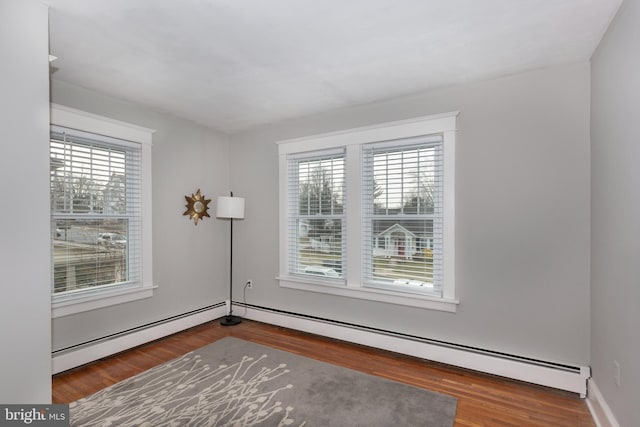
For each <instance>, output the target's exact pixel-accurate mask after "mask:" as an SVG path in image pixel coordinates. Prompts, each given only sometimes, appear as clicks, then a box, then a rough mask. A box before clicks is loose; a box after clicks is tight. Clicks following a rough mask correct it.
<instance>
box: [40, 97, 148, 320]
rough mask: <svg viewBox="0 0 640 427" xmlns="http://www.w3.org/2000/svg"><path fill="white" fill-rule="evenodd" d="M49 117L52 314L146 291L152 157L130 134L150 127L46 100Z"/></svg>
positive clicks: (136, 296) (143, 294)
mask: <svg viewBox="0 0 640 427" xmlns="http://www.w3.org/2000/svg"><path fill="white" fill-rule="evenodd" d="M52 123H54V124H52V126H51V137H50V171H51V172H50V177H51V179H50V185H51V242H52V284H51V286H52V294H53V303H54V305H53V307H54V310H53V311H54V317H56V316H61V315H67V314H72V313H75V312H80V311H85V310H88V309H93V308H98V307H104V306H106V305H111V304H117V303H121V302H125V301H130V300H133V299H139V298H145V297H148V296H151V289H152V286H151V277H150V276H151V274H150V257H149V253H146V256H143V254H144V253H145V252H146V251H145V249H147V250H148V249H149V246H148V245H149V244H150V240H149V238H148V237H147V238H146V239H143V234H144V230H145V228H146V229H147V230H148V229H149V228H148V227H149V226H150V224H149V222H150V221H149V219H150V216H149V212H148V210H149V209H148V207H149V206H148V200H149V197H148V195H145V192H146V191H149V190H150V188H148V168H149V166H150V165H149V164H148V163H149V162H150V156H149V153H148V151H149V150H148V144H145V143H141V142H136V141H135V140H134V141H132V140H131V139H141V136H142V135H144V133H143V134H142V135H138V133H139V132H135V131H148V130H144V129H143V128H127V127H123V126H124V124H123V123H122V122H115V121H112V120H110V119H104V118H100V117H99V116H94V115H89V114H87V113H82V112H78V111H77V110H72V109H68V108H66V107H60V106H52ZM60 123H61V124H67V125H68V127H67V126H61V125H58V124H60ZM127 126H131V125H127ZM79 128H80V129H90V130H91V129H96V130H99V131H101V132H104V131H105V130H107V131H111V132H112V134H114V135H115V137H111V136H105V135H104V134H98V133H92V132H88V131H85V130H78V129H79ZM131 130H135V131H134V132H131ZM105 133H106V132H105ZM148 135H149V136H150V132H148ZM119 136H122V137H124V138H129V139H124V138H119ZM142 139H145V138H144V137H143V138H142ZM143 185H144V191H143Z"/></svg>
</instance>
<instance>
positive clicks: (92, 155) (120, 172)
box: [51, 139, 126, 214]
mask: <svg viewBox="0 0 640 427" xmlns="http://www.w3.org/2000/svg"><path fill="white" fill-rule="evenodd" d="M125 161H126V154H125V151H124V150H117V149H112V148H107V147H96V146H89V145H83V144H77V143H70V142H65V141H57V140H54V139H52V140H51V208H52V212H54V213H105V214H122V213H125V210H126V197H125V196H126V193H125V170H126V163H125Z"/></svg>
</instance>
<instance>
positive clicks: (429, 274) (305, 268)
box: [278, 113, 458, 311]
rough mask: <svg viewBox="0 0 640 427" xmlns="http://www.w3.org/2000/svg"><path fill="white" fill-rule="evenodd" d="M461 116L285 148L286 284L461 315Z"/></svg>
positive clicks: (282, 150) (281, 277) (283, 273)
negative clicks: (457, 209) (458, 245)
mask: <svg viewBox="0 0 640 427" xmlns="http://www.w3.org/2000/svg"><path fill="white" fill-rule="evenodd" d="M456 116H457V113H450V114H443V115H438V116H429V117H421V118H417V119H411V120H405V121H400V122H392V123H384V124H381V125H377V126H370V127H365V128H357V129H351V130H347V131H343V132H337V133H333V134H325V135H316V136H311V137H308V138H300V139H296V140H287V141H282V142H280V143H279V153H280V211H281V214H280V230H281V233H280V243H281V245H280V246H281V252H280V275H279V277H278V279H279V281H280V286H282V287H290V288H295V289H303V290H307V291H313V292H322V293H329V294H335V295H342V296H348V297H353V298H361V299H369V300H375V301H382V302H388V303H393V304H401V305H409V306H416V307H423V308H432V309H437V310H444V311H455V309H456V305H457V303H458V301H457V300H456V299H455V248H454V246H453V244H454V241H455V239H454V237H455V227H454V219H455V204H454V200H455V198H454V194H455V193H454V191H455V169H454V168H455V122H456ZM330 159H331V160H330ZM337 159H339V163H335V162H336V161H338V160H337ZM322 162H325V163H324V164H323V163H322ZM336 164H339V165H340V166H338V167H336ZM329 166H331V168H332V169H330V168H329ZM336 171H339V173H338V174H336ZM334 174H335V175H334ZM309 182H314V187H315V188H316V189H317V190H316V191H315V194H320V193H322V191H324V195H323V196H322V199H323V201H322V202H320V201H316V200H319V199H318V198H315V199H311V198H309V190H308V188H307V187H308V186H309ZM320 190H322V191H320ZM305 198H306V199H307V201H306V202H305ZM309 201H311V202H309ZM347 201H348V202H347ZM313 203H316V204H315V208H314V209H315V210H314V209H310V206H311V205H313ZM320 206H324V208H321V207H320ZM329 206H332V208H331V209H329ZM322 209H325V210H324V211H323V210H322ZM338 230H339V231H338Z"/></svg>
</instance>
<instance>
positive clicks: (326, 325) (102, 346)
mask: <svg viewBox="0 0 640 427" xmlns="http://www.w3.org/2000/svg"><path fill="white" fill-rule="evenodd" d="M234 305H235V306H242V307H244V308H246V313H245V314H244V315H243V317H246V318H247V319H251V320H256V321H259V322H264V323H269V324H272V325H278V326H283V327H286V328H290V329H296V330H299V331H304V332H309V333H313V334H317V335H322V336H326V337H330V338H336V339H339V340H343V341H348V342H353V343H357V344H362V345H366V346H369V347H375V348H380V349H383V350H389V351H393V352H396V353H402V354H406V355H409V356H415V357H419V358H421V359H426V360H432V361H435V362H441V363H445V364H448V365H453V366H459V367H462V368H467V369H472V370H475V371H480V372H485V373H488V374H493V375H499V376H502V377H506V378H512V379H516V380H520V381H526V382H529V383H533V384H539V385H543V386H547V387H553V388H557V389H561V390H567V391H571V392H574V393H578V394H580V396H581V397H583V398H584V397H586V395H587V380H588V379H589V377H590V376H591V369H590V368H589V367H588V366H570V365H564V364H557V363H550V362H545V361H540V360H534V359H529V358H525V357H519V356H512V355H508V354H502V353H497V352H492V351H487V350H482V349H477V348H472V347H466V346H461V345H457V344H450V343H445V342H440V341H434V340H428V339H424V338H420V337H414V336H409V335H404V334H399V333H395V332H392V331H384V330H380V329H374V328H369V327H366V326H359V325H354V324H348V323H343V322H337V321H333V320H330V319H321V318H317V317H313V316H307V315H303V314H298V313H291V312H285V311H281V310H275V309H271V308H267V307H259V306H254V305H250V304H244V303H239V302H234ZM226 313H227V308H226V306H225V303H219V304H215V305H212V306H209V307H205V308H202V309H199V310H194V311H192V312H189V313H185V314H182V315H178V316H173V317H170V318H168V319H164V320H160V321H158V322H153V323H150V324H147V325H143V326H140V327H137V328H132V329H129V330H127V331H122V332H119V333H116V334H112V335H109V336H106V337H102V338H99V339H96V340H92V341H89V342H86V343H82V344H78V345H74V346H72V347H68V348H64V349H60V350H57V351H54V352H53V353H52V372H53V373H54V374H57V373H59V372H63V371H66V370H69V369H72V368H75V367H78V366H81V365H84V364H86V363H89V362H93V361H95V360H98V359H101V358H104V357H107V356H110V355H113V354H116V353H119V352H121V351H124V350H128V349H130V348H133V347H136V346H139V345H142V344H145V343H147V342H150V341H154V340H157V339H160V338H163V337H166V336H168V335H171V334H174V333H176V332H179V331H182V330H185V329H188V328H191V327H193V326H197V325H199V324H202V323H205V322H208V321H211V320H215V319H218V318H220V317H222V316H224V315H225V314H226Z"/></svg>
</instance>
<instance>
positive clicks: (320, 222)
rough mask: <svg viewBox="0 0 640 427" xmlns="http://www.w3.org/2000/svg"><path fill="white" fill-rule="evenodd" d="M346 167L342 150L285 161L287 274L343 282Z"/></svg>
mask: <svg viewBox="0 0 640 427" xmlns="http://www.w3.org/2000/svg"><path fill="white" fill-rule="evenodd" d="M344 161H345V155H344V150H343V149H339V150H325V151H318V152H312V153H303V154H296V155H290V156H288V159H287V164H288V172H287V176H288V196H289V197H288V200H289V206H288V211H289V215H288V218H289V223H288V233H287V234H288V238H289V241H288V245H287V246H288V250H289V253H288V259H289V266H288V268H289V273H290V274H295V275H306V276H310V277H315V278H318V279H322V280H324V279H333V280H340V279H342V278H343V277H344V275H343V271H345V270H344V269H345V268H346V265H345V260H344V253H345V250H344V249H345V239H344V238H343V237H344V236H345V235H346V234H345V233H346V230H345V209H346V206H345V203H346V200H345V194H344V188H345V163H344Z"/></svg>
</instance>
